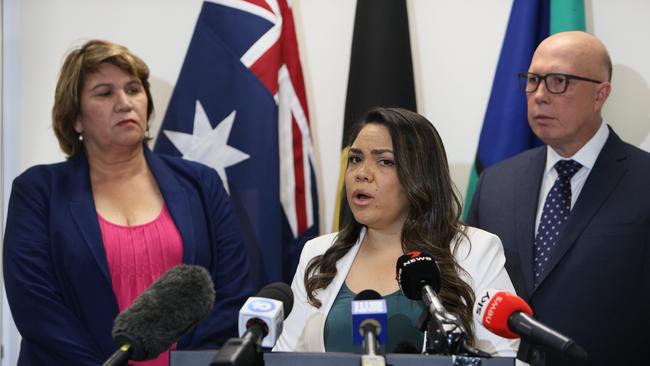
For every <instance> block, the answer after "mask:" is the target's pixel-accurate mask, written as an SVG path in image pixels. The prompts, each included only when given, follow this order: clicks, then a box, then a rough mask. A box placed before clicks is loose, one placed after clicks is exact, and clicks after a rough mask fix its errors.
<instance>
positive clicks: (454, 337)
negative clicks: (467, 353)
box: [397, 251, 467, 354]
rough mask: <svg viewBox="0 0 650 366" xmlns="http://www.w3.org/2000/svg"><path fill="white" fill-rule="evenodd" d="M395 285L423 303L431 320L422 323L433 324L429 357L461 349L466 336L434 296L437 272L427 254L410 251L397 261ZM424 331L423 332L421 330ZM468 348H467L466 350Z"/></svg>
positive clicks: (437, 287) (429, 340) (457, 320)
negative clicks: (431, 354)
mask: <svg viewBox="0 0 650 366" xmlns="http://www.w3.org/2000/svg"><path fill="white" fill-rule="evenodd" d="M397 282H398V283H399V287H400V289H401V290H402V292H403V293H404V295H405V296H406V297H408V298H409V299H411V300H416V301H417V300H422V301H423V302H424V304H425V305H426V307H427V309H428V311H429V315H430V317H428V316H427V317H425V318H424V319H425V320H424V321H425V322H428V321H429V320H431V321H433V322H435V325H436V327H434V328H433V329H428V333H429V334H428V336H429V337H433V338H431V339H427V341H428V342H429V343H430V344H428V346H427V350H428V351H431V353H447V354H457V353H458V352H460V351H461V349H462V348H463V347H465V346H464V341H465V337H466V336H467V333H466V331H465V328H464V326H463V324H462V322H461V321H460V319H458V317H457V316H456V315H454V314H452V313H450V312H448V311H447V310H446V309H445V307H444V305H443V304H442V301H441V300H440V298H439V297H438V294H437V292H438V291H440V270H439V269H438V264H437V263H436V261H435V260H434V259H433V257H431V256H430V255H429V254H426V253H423V252H420V251H412V252H409V253H407V254H404V255H402V256H400V257H399V258H398V259H397ZM421 330H424V329H421ZM465 348H467V347H465Z"/></svg>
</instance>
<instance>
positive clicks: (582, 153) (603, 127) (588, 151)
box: [544, 121, 609, 174]
mask: <svg viewBox="0 0 650 366" xmlns="http://www.w3.org/2000/svg"><path fill="white" fill-rule="evenodd" d="M608 137H609V128H607V124H606V123H605V122H602V121H601V122H600V127H599V128H598V131H596V134H594V136H593V137H592V138H591V139H590V140H589V141H587V143H586V144H585V145H584V146H583V147H581V148H580V150H578V151H577V152H576V153H575V154H573V156H571V157H568V158H564V157H562V156H560V154H558V153H557V152H556V151H555V150H553V149H552V148H551V147H550V146H546V168H545V169H544V174H548V173H549V172H550V171H551V169H553V167H554V166H555V163H557V162H558V161H560V160H562V159H566V160H568V159H573V160H575V161H577V162H578V163H580V164H581V165H582V166H583V167H584V168H587V169H589V170H591V168H593V167H594V164H595V163H596V159H597V158H598V154H600V150H602V149H603V146H605V142H607V138H608Z"/></svg>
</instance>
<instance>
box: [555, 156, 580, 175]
mask: <svg viewBox="0 0 650 366" xmlns="http://www.w3.org/2000/svg"><path fill="white" fill-rule="evenodd" d="M580 168H582V164H580V163H578V162H577V161H575V160H573V159H571V160H560V161H558V162H557V163H555V170H556V171H557V174H558V175H559V176H560V177H562V178H565V179H571V178H572V177H573V175H575V174H576V173H577V172H578V170H580Z"/></svg>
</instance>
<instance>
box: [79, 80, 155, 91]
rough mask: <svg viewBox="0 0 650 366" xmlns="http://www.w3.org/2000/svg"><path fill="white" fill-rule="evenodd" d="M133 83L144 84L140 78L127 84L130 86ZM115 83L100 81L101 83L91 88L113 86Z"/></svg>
mask: <svg viewBox="0 0 650 366" xmlns="http://www.w3.org/2000/svg"><path fill="white" fill-rule="evenodd" d="M133 84H137V85H142V82H141V81H140V80H139V79H133V80H129V81H128V82H127V83H126V84H125V85H127V86H130V85H133ZM113 85H114V84H113V83H99V84H96V85H95V86H93V87H92V88H91V89H90V90H95V89H97V88H103V87H110V88H112V87H113Z"/></svg>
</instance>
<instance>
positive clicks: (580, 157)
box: [535, 122, 609, 233]
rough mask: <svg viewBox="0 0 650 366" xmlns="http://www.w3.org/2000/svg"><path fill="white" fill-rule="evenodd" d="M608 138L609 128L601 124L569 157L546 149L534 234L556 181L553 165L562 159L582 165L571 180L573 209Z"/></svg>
mask: <svg viewBox="0 0 650 366" xmlns="http://www.w3.org/2000/svg"><path fill="white" fill-rule="evenodd" d="M608 137H609V128H607V124H606V123H605V122H601V123H600V128H598V131H596V134H595V135H594V136H593V137H592V138H591V139H590V140H589V141H588V142H587V143H586V144H585V145H584V146H583V147H582V148H580V150H578V152H576V153H575V154H574V155H573V156H571V157H568V158H565V157H562V156H560V154H558V153H557V152H556V151H555V150H553V148H551V147H550V146H547V147H546V167H545V168H544V176H543V178H542V186H541V189H540V190H539V201H538V202H539V203H538V205H537V216H536V219H535V233H537V227H538V226H539V221H540V217H541V216H542V209H543V208H544V201H545V200H546V196H547V195H548V192H549V191H550V190H551V188H553V184H554V183H555V179H557V171H556V170H555V168H554V167H555V163H557V162H558V161H560V160H562V159H564V160H570V159H573V160H575V161H577V162H578V163H580V164H581V165H582V168H581V169H580V170H578V172H577V173H576V174H575V175H574V176H573V177H572V178H571V208H572V209H573V205H574V204H575V203H576V200H577V199H578V196H579V195H580V192H581V191H582V187H583V186H584V185H585V181H586V180H587V177H588V176H589V173H590V172H591V170H592V169H593V168H594V164H595V163H596V159H597V158H598V155H599V154H600V150H602V149H603V146H605V142H607V138H608Z"/></svg>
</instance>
